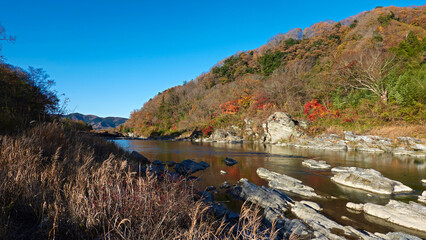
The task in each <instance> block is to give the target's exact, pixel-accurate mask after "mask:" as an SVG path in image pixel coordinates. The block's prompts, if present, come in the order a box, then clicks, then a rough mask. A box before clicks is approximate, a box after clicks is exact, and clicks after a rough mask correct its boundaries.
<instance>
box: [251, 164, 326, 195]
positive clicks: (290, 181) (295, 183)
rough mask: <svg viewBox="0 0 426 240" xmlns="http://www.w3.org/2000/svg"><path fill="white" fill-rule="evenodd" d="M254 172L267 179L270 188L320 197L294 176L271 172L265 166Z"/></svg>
mask: <svg viewBox="0 0 426 240" xmlns="http://www.w3.org/2000/svg"><path fill="white" fill-rule="evenodd" d="M256 173H257V175H259V177H261V178H263V179H266V180H268V181H269V187H271V188H275V189H279V190H283V191H285V192H292V193H295V194H298V195H301V196H304V197H321V196H319V195H318V194H316V193H315V191H314V189H313V188H311V187H309V186H306V185H303V184H302V181H300V180H298V179H296V178H292V177H290V176H287V175H285V174H279V173H276V172H272V171H269V170H267V169H265V168H258V169H257V171H256Z"/></svg>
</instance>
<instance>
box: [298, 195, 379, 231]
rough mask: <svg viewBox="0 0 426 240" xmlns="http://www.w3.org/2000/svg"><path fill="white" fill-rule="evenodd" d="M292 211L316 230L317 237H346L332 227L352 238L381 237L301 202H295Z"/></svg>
mask: <svg viewBox="0 0 426 240" xmlns="http://www.w3.org/2000/svg"><path fill="white" fill-rule="evenodd" d="M291 211H292V212H293V213H294V215H296V216H297V217H298V218H299V219H301V220H302V221H303V222H305V223H306V225H308V226H309V227H311V228H312V229H313V230H314V237H315V239H346V238H344V237H342V236H339V235H336V234H334V233H332V231H331V230H332V229H334V230H340V231H341V232H342V233H343V234H344V235H345V236H347V237H348V238H351V239H379V238H377V237H376V236H374V235H373V234H371V233H369V232H367V231H364V233H362V232H360V231H358V230H356V229H355V228H353V227H351V226H342V225H340V224H338V223H336V222H334V221H333V220H330V219H328V218H326V217H325V216H324V215H322V214H320V213H318V212H317V211H316V210H314V209H312V208H311V207H308V206H306V205H305V204H303V203H301V202H295V204H294V205H293V206H292V207H291ZM334 232H335V231H334Z"/></svg>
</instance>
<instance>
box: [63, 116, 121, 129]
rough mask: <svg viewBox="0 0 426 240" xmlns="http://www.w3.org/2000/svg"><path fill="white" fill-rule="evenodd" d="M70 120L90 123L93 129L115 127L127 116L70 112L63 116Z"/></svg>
mask: <svg viewBox="0 0 426 240" xmlns="http://www.w3.org/2000/svg"><path fill="white" fill-rule="evenodd" d="M65 118H69V119H71V120H76V121H78V120H80V121H83V122H85V123H87V124H90V125H92V127H93V129H106V128H116V127H118V126H120V125H121V124H123V123H124V122H126V121H127V120H128V119H127V118H121V117H106V118H102V117H98V116H95V115H83V114H81V113H72V114H68V115H66V116H65Z"/></svg>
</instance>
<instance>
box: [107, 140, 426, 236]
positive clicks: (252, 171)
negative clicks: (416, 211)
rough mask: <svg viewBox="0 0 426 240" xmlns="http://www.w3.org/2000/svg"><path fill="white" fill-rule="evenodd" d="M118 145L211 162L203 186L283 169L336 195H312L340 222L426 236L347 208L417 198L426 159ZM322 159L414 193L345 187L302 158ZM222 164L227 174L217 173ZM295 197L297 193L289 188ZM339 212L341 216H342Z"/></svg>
mask: <svg viewBox="0 0 426 240" xmlns="http://www.w3.org/2000/svg"><path fill="white" fill-rule="evenodd" d="M114 141H115V142H116V143H117V144H118V145H120V146H121V147H123V148H124V149H127V150H129V151H137V152H139V153H141V154H142V155H144V156H145V157H147V158H148V159H150V160H160V161H175V162H181V161H183V160H185V159H192V160H195V161H205V162H207V163H209V164H210V167H209V168H207V169H206V170H204V171H202V172H198V173H196V174H195V175H196V176H197V177H200V180H199V182H198V184H199V188H200V189H204V188H205V187H207V186H216V187H218V186H219V185H220V184H222V183H223V182H224V181H227V182H229V183H230V184H231V185H232V184H236V183H237V182H238V180H239V179H241V178H247V179H249V180H250V181H251V182H253V183H255V184H257V185H266V186H267V184H268V183H267V181H265V180H263V179H261V178H259V176H258V175H257V174H256V170H257V169H258V168H260V167H263V168H266V169H268V170H271V171H274V172H278V173H281V174H286V175H289V176H291V177H294V178H297V179H299V180H301V181H303V184H305V185H308V186H310V187H312V188H314V189H315V191H316V192H317V193H318V194H320V195H324V196H334V197H336V199H327V200H313V201H315V202H317V203H319V204H320V205H321V207H323V208H324V211H323V214H324V215H325V216H327V217H329V218H331V219H333V220H334V221H336V222H338V223H340V224H342V225H351V226H353V227H355V228H357V229H364V230H367V231H370V232H382V233H386V232H389V231H403V232H407V233H411V234H414V235H418V236H421V237H423V238H426V235H424V233H419V232H415V231H411V230H408V229H405V228H402V227H399V226H397V225H393V224H387V223H384V222H381V221H380V219H377V218H374V217H371V216H367V215H365V214H363V213H361V214H359V213H358V214H357V213H354V212H350V211H348V210H347V209H346V207H345V205H346V203H347V202H348V201H351V202H357V203H358V202H374V203H378V204H383V205H384V204H386V203H387V202H388V201H389V199H390V198H392V199H397V200H400V201H404V202H408V201H416V200H417V196H418V195H419V194H421V191H423V190H426V186H423V185H422V183H421V179H425V178H426V162H424V161H422V160H417V159H415V158H411V157H405V158H404V157H401V158H400V157H398V158H396V157H395V156H392V155H391V154H372V153H362V152H344V151H325V150H308V149H300V148H289V147H281V146H275V145H269V144H267V145H264V144H254V143H253V144H252V143H245V144H229V143H195V142H185V141H151V140H128V139H117V140H114ZM226 157H230V158H232V159H235V160H237V161H238V164H236V165H234V166H231V167H229V166H226V164H225V163H224V161H223V160H224V159H225V158H226ZM310 158H312V159H316V160H325V161H326V162H327V163H328V164H330V165H331V166H332V167H337V166H356V167H360V168H373V169H375V170H378V171H379V172H381V173H382V174H383V175H384V176H385V177H388V178H390V179H393V180H397V181H400V182H402V183H403V184H405V185H407V186H409V187H411V188H413V189H414V190H415V192H414V193H411V194H403V195H397V196H391V197H389V196H388V197H386V196H380V195H377V194H374V193H368V192H364V191H361V190H356V189H353V188H348V187H343V186H340V185H337V184H335V183H333V182H332V181H331V180H330V178H331V177H332V176H333V174H332V173H331V172H330V171H329V170H326V171H319V170H312V169H309V168H307V167H304V166H302V161H303V160H305V159H310ZM220 170H224V171H226V172H227V173H228V174H226V175H221V174H220ZM218 190H219V193H218V194H216V195H215V198H216V200H218V201H219V202H222V203H223V204H224V205H225V206H227V207H228V208H229V209H230V210H232V211H235V212H238V210H239V207H240V206H241V204H242V203H241V202H240V201H237V200H234V199H232V198H231V197H229V196H228V195H227V194H225V193H224V191H223V190H220V189H219V188H218ZM289 195H290V196H291V197H292V198H293V199H295V200H301V198H300V197H298V196H294V195H291V194H289ZM342 216H343V218H342Z"/></svg>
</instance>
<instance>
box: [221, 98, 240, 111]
mask: <svg viewBox="0 0 426 240" xmlns="http://www.w3.org/2000/svg"><path fill="white" fill-rule="evenodd" d="M220 110H221V111H222V113H224V114H235V113H237V112H238V111H239V110H240V107H239V99H236V100H232V101H228V102H225V103H222V104H221V105H220Z"/></svg>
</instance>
